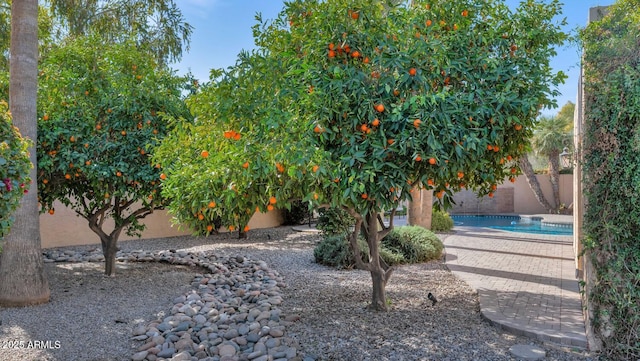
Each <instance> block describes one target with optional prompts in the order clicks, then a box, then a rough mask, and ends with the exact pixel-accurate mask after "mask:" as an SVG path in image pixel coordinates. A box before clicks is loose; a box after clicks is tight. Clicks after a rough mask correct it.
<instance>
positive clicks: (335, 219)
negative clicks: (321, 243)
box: [317, 208, 356, 237]
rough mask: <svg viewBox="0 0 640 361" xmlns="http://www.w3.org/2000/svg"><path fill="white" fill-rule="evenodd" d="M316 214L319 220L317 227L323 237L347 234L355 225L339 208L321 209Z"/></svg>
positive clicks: (347, 214) (354, 221) (352, 219)
mask: <svg viewBox="0 0 640 361" xmlns="http://www.w3.org/2000/svg"><path fill="white" fill-rule="evenodd" d="M318 212H319V213H320V218H319V219H318V225H317V227H318V229H319V230H321V231H322V233H323V234H324V235H325V237H329V236H333V235H339V234H340V235H344V234H348V233H349V232H350V228H351V227H353V225H354V224H355V223H356V220H355V219H354V218H353V217H352V216H351V215H350V214H349V213H348V212H347V211H345V210H344V209H341V208H321V209H319V210H318Z"/></svg>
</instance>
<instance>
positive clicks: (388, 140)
mask: <svg viewBox="0 0 640 361" xmlns="http://www.w3.org/2000/svg"><path fill="white" fill-rule="evenodd" d="M395 142H396V141H395V140H394V139H387V144H389V145H392V144H393V143H395Z"/></svg>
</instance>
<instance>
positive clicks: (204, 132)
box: [156, 52, 321, 237]
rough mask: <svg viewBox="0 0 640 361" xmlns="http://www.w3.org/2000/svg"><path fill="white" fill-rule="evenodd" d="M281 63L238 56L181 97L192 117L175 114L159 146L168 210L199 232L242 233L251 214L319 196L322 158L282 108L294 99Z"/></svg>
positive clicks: (258, 55) (254, 55) (252, 55)
mask: <svg viewBox="0 0 640 361" xmlns="http://www.w3.org/2000/svg"><path fill="white" fill-rule="evenodd" d="M281 65H282V64H278V63H277V62H272V61H271V59H270V58H269V56H268V54H265V53H262V52H254V53H242V54H240V56H239V57H238V61H237V63H236V64H235V65H234V66H232V67H230V68H228V69H226V70H224V71H222V70H214V71H212V74H211V81H210V82H209V83H207V84H204V85H203V86H202V87H200V89H199V90H198V92H197V94H194V95H192V96H190V97H189V98H188V99H187V101H186V102H187V104H188V106H189V108H190V110H191V112H192V114H193V115H194V117H195V118H196V121H195V122H193V123H190V122H188V121H184V120H181V119H175V121H174V122H173V125H174V128H173V129H172V132H171V133H170V135H169V136H167V138H165V140H164V141H163V143H162V145H161V146H160V147H159V148H158V150H157V152H156V160H157V162H159V163H162V165H163V168H164V171H165V173H163V176H162V177H163V179H164V180H163V194H164V196H165V197H167V198H170V199H172V200H173V201H172V203H171V205H170V208H169V210H170V212H171V213H172V214H173V215H174V216H175V217H176V218H177V219H178V220H179V221H180V223H181V224H184V225H187V226H189V228H191V229H192V230H194V231H195V232H196V233H200V234H210V233H212V232H217V231H218V230H219V229H220V227H225V228H226V229H227V230H229V231H234V230H237V231H238V233H239V236H240V237H245V236H246V233H247V231H248V230H249V227H248V223H249V220H250V218H251V217H252V216H253V215H254V213H256V212H268V211H272V210H274V209H275V208H277V207H290V205H291V201H292V200H294V199H298V200H299V199H304V200H308V201H314V200H318V197H319V195H318V193H317V192H315V191H314V190H313V187H314V185H317V184H318V182H317V181H316V179H317V176H318V175H319V174H320V168H321V167H320V162H319V159H321V158H320V155H319V154H318V153H317V152H315V151H313V150H312V144H311V142H310V141H311V140H310V139H309V138H308V137H306V134H305V129H304V127H305V126H306V125H305V123H304V122H301V121H297V120H296V118H295V117H294V115H293V114H292V113H291V112H289V111H288V110H287V109H290V108H292V102H293V101H294V99H295V97H294V96H293V95H292V94H290V93H287V91H288V90H287V89H286V86H288V85H287V84H286V83H285V80H286V79H285V70H286V69H284V68H283V67H282V66H281ZM175 149H180V150H181V151H180V152H175V151H174V150H175Z"/></svg>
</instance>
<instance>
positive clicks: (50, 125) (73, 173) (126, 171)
mask: <svg viewBox="0 0 640 361" xmlns="http://www.w3.org/2000/svg"><path fill="white" fill-rule="evenodd" d="M188 85H189V83H188V81H187V79H186V78H181V77H177V76H175V75H174V74H173V73H172V72H171V71H169V70H167V69H165V68H160V67H158V66H157V65H156V64H155V63H154V61H153V60H152V59H151V58H150V57H148V56H147V55H146V53H145V52H144V51H140V50H138V48H137V47H136V46H135V45H134V44H131V43H123V44H110V45H108V46H106V44H103V43H101V42H100V40H99V39H98V38H97V37H88V38H84V37H82V38H79V39H77V40H74V41H70V42H68V43H66V44H65V45H64V46H61V47H59V48H57V49H54V50H52V51H51V52H50V54H49V55H48V56H47V57H46V58H45V59H44V61H43V63H42V65H41V71H40V87H39V109H38V113H39V118H38V129H39V133H40V134H39V136H38V147H37V148H38V159H39V162H38V186H39V187H38V191H39V196H40V202H41V204H42V210H43V212H44V211H47V212H49V213H50V214H52V215H54V212H55V209H54V201H60V202H62V203H63V204H65V205H67V206H69V207H71V208H72V209H73V210H75V211H76V213H77V214H78V215H80V216H81V217H83V218H85V219H86V220H87V221H88V223H89V227H90V228H91V229H92V230H93V231H94V232H95V233H96V234H98V236H100V239H101V241H102V246H103V251H104V252H105V257H106V259H107V274H112V273H113V268H112V266H113V264H112V261H113V257H112V256H115V251H116V245H115V244H116V242H117V239H118V237H119V235H120V233H121V232H122V231H123V230H126V232H127V233H128V234H130V235H136V234H139V232H140V231H141V230H142V229H143V227H144V226H143V224H142V223H140V222H139V220H140V219H141V218H144V217H145V216H147V215H148V214H150V213H152V212H153V211H154V210H155V209H160V208H162V207H164V206H165V200H164V199H163V198H162V196H161V193H160V174H161V169H160V166H159V165H157V164H155V163H153V162H152V161H151V158H150V156H151V154H152V153H153V150H154V148H155V147H156V146H157V145H158V143H159V142H160V140H161V139H162V137H163V136H164V135H165V133H166V132H167V123H166V122H165V121H164V120H163V114H168V115H172V116H176V117H178V116H185V117H186V116H188V112H187V110H186V107H185V106H184V102H183V95H182V92H183V90H185V89H186V87H187V86H188ZM107 218H112V219H113V221H114V222H115V226H114V228H113V229H112V230H106V229H104V225H105V224H104V221H105V219H107ZM111 251H113V254H111Z"/></svg>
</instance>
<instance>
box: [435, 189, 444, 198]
mask: <svg viewBox="0 0 640 361" xmlns="http://www.w3.org/2000/svg"><path fill="white" fill-rule="evenodd" d="M442 196H444V191H443V190H441V191H439V192H438V193H436V197H438V199H442Z"/></svg>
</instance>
